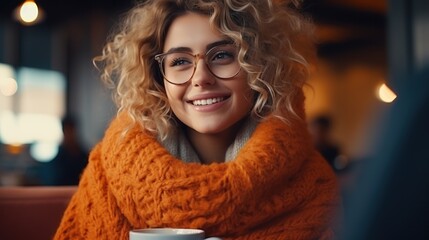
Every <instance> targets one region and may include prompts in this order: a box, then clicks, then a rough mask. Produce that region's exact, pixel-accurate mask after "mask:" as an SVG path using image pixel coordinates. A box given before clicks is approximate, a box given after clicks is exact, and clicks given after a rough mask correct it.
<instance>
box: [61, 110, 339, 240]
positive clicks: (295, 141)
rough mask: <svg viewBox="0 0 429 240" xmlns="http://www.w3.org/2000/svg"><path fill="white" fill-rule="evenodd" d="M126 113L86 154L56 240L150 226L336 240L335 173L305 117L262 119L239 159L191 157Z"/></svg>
mask: <svg viewBox="0 0 429 240" xmlns="http://www.w3.org/2000/svg"><path fill="white" fill-rule="evenodd" d="M130 124H131V122H130V120H129V118H128V117H127V116H126V114H123V115H121V116H119V117H118V118H117V119H115V120H114V121H113V122H112V124H111V125H110V127H109V129H108V131H107V132H106V135H105V137H104V139H103V140H102V142H101V143H99V144H98V145H97V146H96V147H95V148H94V150H93V151H92V153H91V155H90V160H89V164H88V166H87V168H86V169H85V171H84V174H83V176H82V179H81V182H80V185H79V188H78V191H77V192H76V194H75V195H74V196H73V198H72V200H71V202H70V204H69V206H68V208H67V210H66V212H65V214H64V216H63V219H62V222H61V224H60V227H59V229H58V230H57V233H56V236H55V239H97V240H100V239H115V240H116V239H128V231H129V230H130V229H135V228H147V227H180V228H200V229H203V230H205V231H206V235H207V236H218V237H222V238H223V239H270V240H275V239H288V240H293V239H306V240H307V239H332V237H333V231H332V228H331V225H330V224H331V222H332V220H333V217H334V216H335V211H336V209H337V208H338V206H339V205H340V204H339V202H340V201H339V197H338V196H339V194H338V189H337V184H336V178H335V175H334V173H333V172H332V170H331V169H330V167H329V166H328V165H327V163H326V161H325V160H324V159H323V158H322V157H320V155H319V154H318V153H316V152H315V151H314V150H313V148H312V147H311V143H310V141H309V135H308V133H307V131H306V130H305V128H306V126H305V124H304V123H303V122H298V121H296V122H292V123H291V124H285V123H283V122H282V121H280V120H278V119H274V118H272V119H269V120H266V121H264V122H262V123H260V124H259V125H258V126H257V128H256V130H255V132H254V133H253V135H252V137H251V138H250V139H249V141H248V142H247V143H246V144H245V145H244V147H243V148H242V149H241V151H240V152H239V154H238V156H237V158H236V159H234V160H233V161H230V162H227V163H221V164H210V165H201V164H197V163H185V162H183V161H181V160H179V159H176V158H175V157H173V156H172V155H170V154H169V152H168V151H167V150H166V149H164V148H163V147H162V146H161V145H160V144H159V142H157V141H156V138H154V137H153V136H151V135H149V134H147V133H145V132H144V130H142V128H141V127H139V126H137V125H136V126H135V127H133V128H131V129H130V130H129V131H128V132H127V134H125V135H123V134H122V131H123V130H124V128H127V127H129V126H130Z"/></svg>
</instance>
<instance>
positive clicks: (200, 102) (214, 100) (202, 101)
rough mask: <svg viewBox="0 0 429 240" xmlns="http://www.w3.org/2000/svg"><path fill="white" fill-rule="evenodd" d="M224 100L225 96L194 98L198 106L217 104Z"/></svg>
mask: <svg viewBox="0 0 429 240" xmlns="http://www.w3.org/2000/svg"><path fill="white" fill-rule="evenodd" d="M223 100H224V98H223V97H218V98H209V99H200V100H194V101H192V104H194V105H196V106H205V105H210V104H215V103H218V102H222V101H223Z"/></svg>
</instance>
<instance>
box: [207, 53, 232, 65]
mask: <svg viewBox="0 0 429 240" xmlns="http://www.w3.org/2000/svg"><path fill="white" fill-rule="evenodd" d="M234 60H235V53H234V52H233V51H226V50H220V51H217V52H215V53H213V55H212V56H211V57H210V62H211V63H214V64H229V63H231V62H233V61H234Z"/></svg>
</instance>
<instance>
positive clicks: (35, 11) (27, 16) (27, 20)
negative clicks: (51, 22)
mask: <svg viewBox="0 0 429 240" xmlns="http://www.w3.org/2000/svg"><path fill="white" fill-rule="evenodd" d="M15 18H16V19H17V20H18V21H20V22H21V23H22V24H24V25H32V24H36V23H38V22H39V21H40V20H41V19H42V9H40V8H39V7H38V6H37V4H36V2H35V1H34V0H27V1H25V2H24V3H23V4H21V5H20V6H19V7H17V8H16V10H15Z"/></svg>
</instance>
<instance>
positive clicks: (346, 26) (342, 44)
mask: <svg viewBox="0 0 429 240" xmlns="http://www.w3.org/2000/svg"><path fill="white" fill-rule="evenodd" d="M135 1H136V0H36V2H37V3H38V4H39V5H40V7H41V8H42V9H43V10H44V12H45V13H46V14H45V16H46V18H45V20H44V23H43V24H45V25H57V24H61V23H63V22H64V21H68V20H70V19H73V18H79V17H81V16H84V15H85V14H92V13H94V12H97V11H107V12H110V13H112V16H113V14H117V13H121V12H124V11H125V10H126V9H128V8H129V7H131V6H132V5H133V2H135ZM22 2H23V0H1V3H0V20H1V19H3V20H4V19H8V18H11V15H12V12H13V10H14V8H16V7H17V6H18V5H19V4H21V3H22ZM302 11H303V12H304V13H305V14H307V15H309V16H310V17H311V18H313V20H314V22H315V24H316V26H317V27H316V35H317V38H318V43H319V49H320V52H321V54H322V55H323V54H324V53H325V52H327V53H329V52H333V51H332V48H334V49H336V50H339V49H341V48H344V49H347V48H350V47H357V46H359V45H368V44H370V45H371V44H378V45H380V44H381V45H383V44H384V43H385V35H386V15H387V0H304V1H303V8H302Z"/></svg>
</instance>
